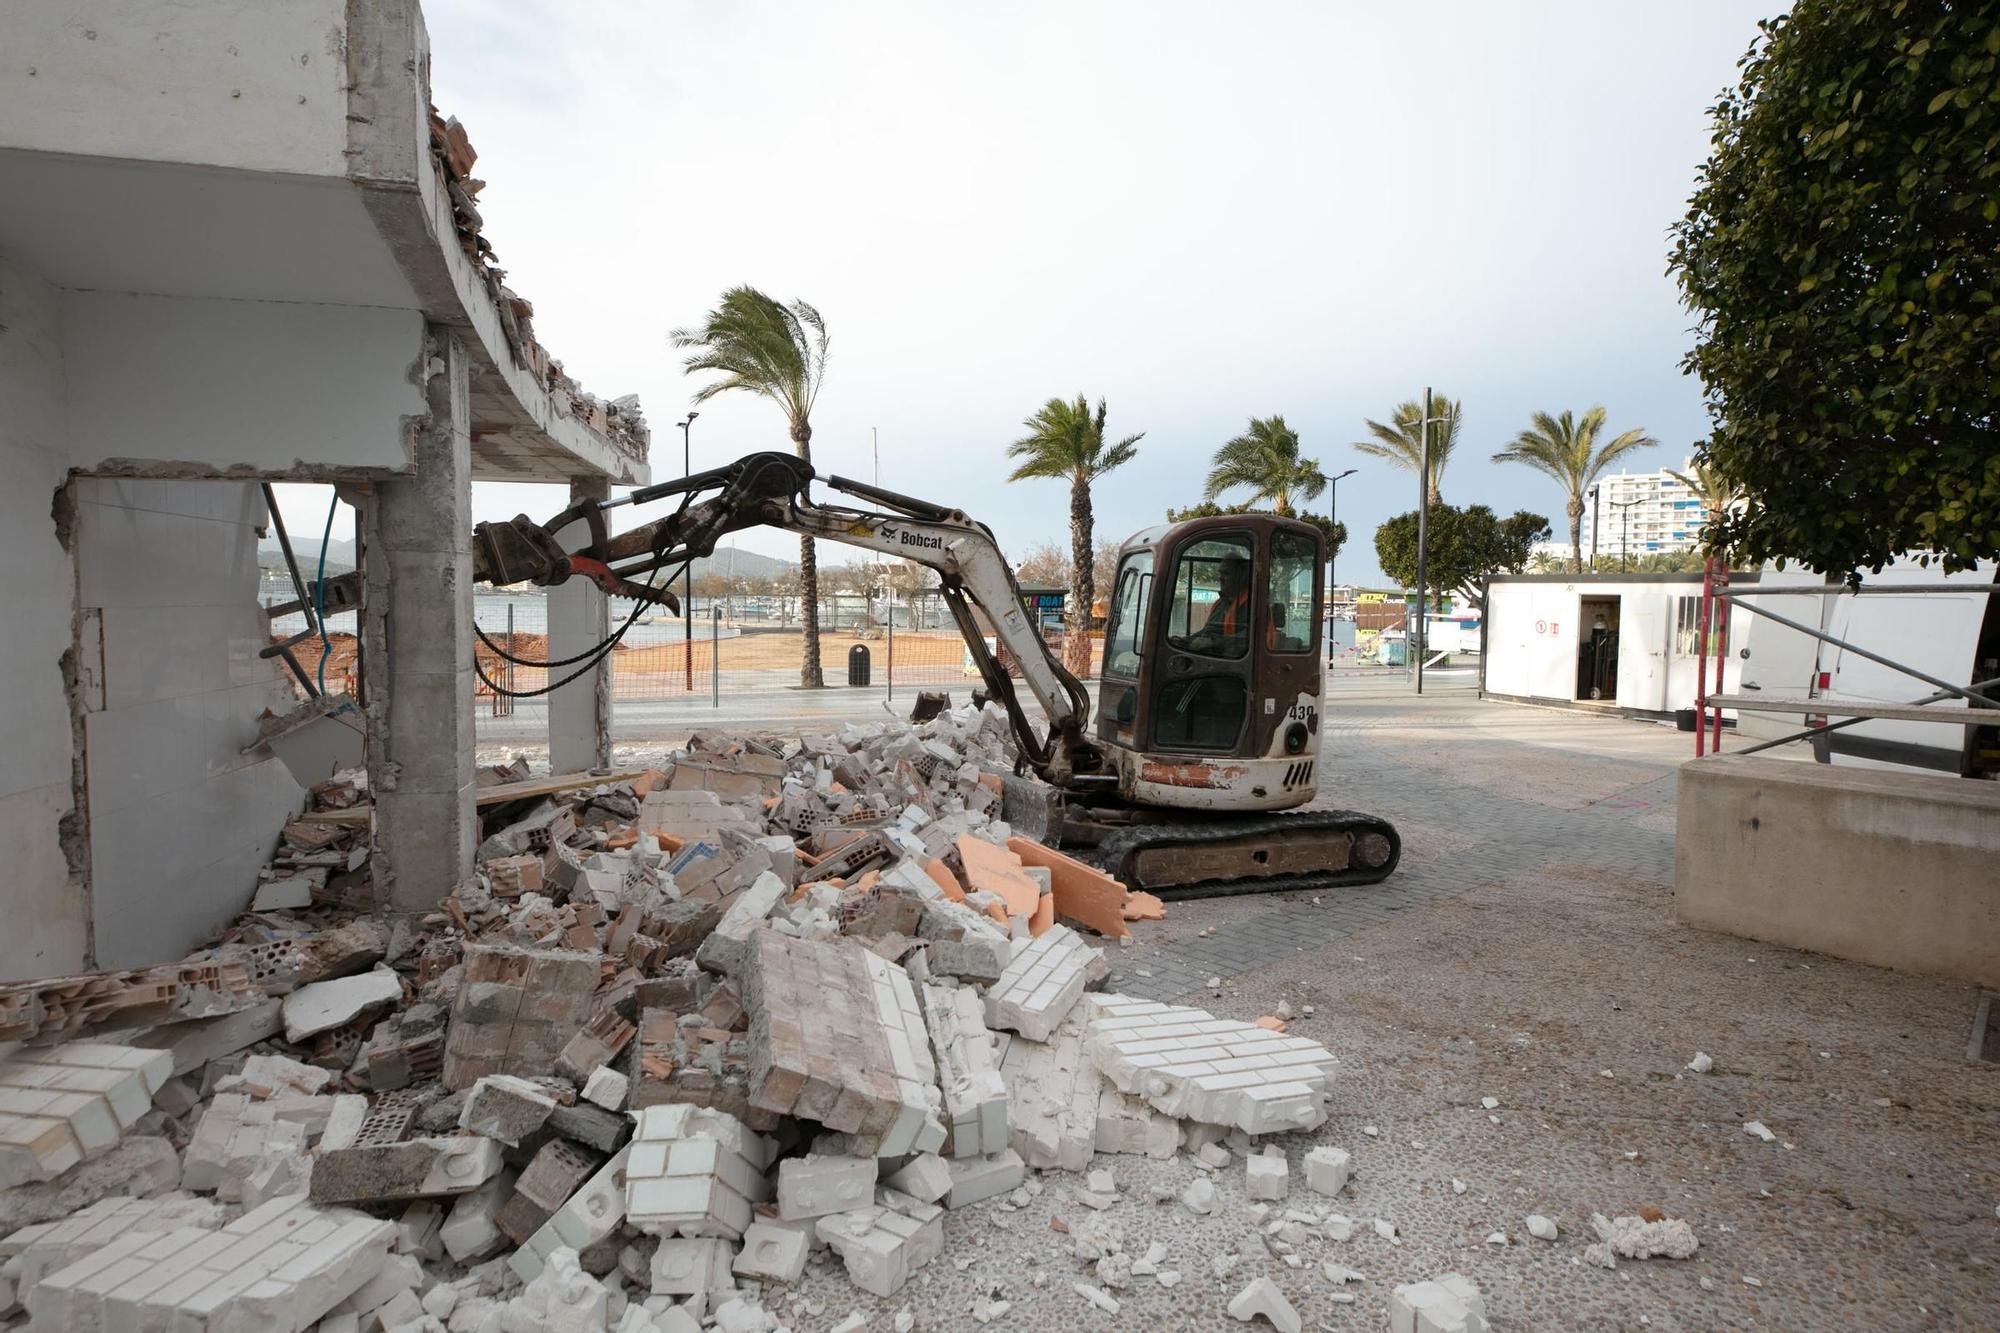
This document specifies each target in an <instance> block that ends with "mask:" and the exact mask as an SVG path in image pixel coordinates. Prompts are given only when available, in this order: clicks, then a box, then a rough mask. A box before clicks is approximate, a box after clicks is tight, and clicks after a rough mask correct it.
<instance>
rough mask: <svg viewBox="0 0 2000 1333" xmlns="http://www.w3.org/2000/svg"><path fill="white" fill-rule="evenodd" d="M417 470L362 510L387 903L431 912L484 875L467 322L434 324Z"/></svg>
mask: <svg viewBox="0 0 2000 1333" xmlns="http://www.w3.org/2000/svg"><path fill="white" fill-rule="evenodd" d="M425 341H426V352H425V358H424V372H423V373H424V375H425V383H424V397H425V400H426V402H427V404H428V406H429V416H428V418H427V419H426V420H425V421H424V422H423V423H422V425H421V426H420V427H419V428H418V430H417V433H416V441H415V449H414V458H415V463H416V470H415V473H414V474H413V475H412V476H410V477H408V478H397V479H394V480H390V481H381V482H377V483H376V484H375V487H374V490H373V493H372V495H371V496H370V498H369V500H368V501H367V503H365V504H364V505H363V507H362V510H361V524H362V568H363V570H364V576H365V579H366V586H367V605H366V608H365V610H364V611H363V614H362V617H361V627H362V628H361V646H362V653H363V662H364V670H365V671H366V672H367V692H368V704H367V708H366V717H367V724H368V782H369V786H370V788H371V789H372V791H373V794H374V806H375V841H374V855H373V857H372V866H373V871H374V876H375V896H376V901H377V903H378V904H379V905H380V906H382V907H383V908H385V909H388V910H393V911H404V912H419V911H426V910H428V909H430V908H433V907H435V906H436V905H437V904H438V903H439V902H440V901H442V900H443V899H444V898H446V897H447V896H449V895H450V894H451V892H452V891H453V890H454V889H455V888H457V886H458V885H459V884H460V883H462V882H464V881H466V880H467V879H469V878H470V877H471V875H472V853H473V848H474V847H475V846H476V845H477V843H478V840H479V836H478V818H477V815H476V813H475V809H474V804H473V731H472V709H473V681H474V678H473V671H472V642H473V637H472V588H473V584H472V456H471V447H472V441H471V434H470V430H469V410H468V407H467V403H466V392H467V389H466V383H467V367H468V357H467V352H466V345H465V340H464V337H463V336H462V334H461V333H460V332H459V331H458V330H456V329H451V328H446V327H444V326H441V325H435V324H433V325H431V326H430V327H429V328H428V330H427V331H426V336H425Z"/></svg>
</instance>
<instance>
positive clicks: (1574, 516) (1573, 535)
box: [1565, 492, 1597, 574]
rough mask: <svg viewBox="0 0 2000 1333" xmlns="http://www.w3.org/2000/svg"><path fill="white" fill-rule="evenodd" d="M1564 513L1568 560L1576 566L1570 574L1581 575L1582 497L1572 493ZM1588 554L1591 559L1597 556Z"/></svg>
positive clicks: (1592, 553)
mask: <svg viewBox="0 0 2000 1333" xmlns="http://www.w3.org/2000/svg"><path fill="white" fill-rule="evenodd" d="M1565 512H1566V513H1568V514H1569V553H1570V559H1571V560H1573V561H1574V562H1575V564H1576V568H1575V569H1574V570H1573V571H1571V572H1572V573H1577V574H1581V573H1583V497H1582V496H1580V495H1577V494H1575V493H1574V492H1572V493H1571V495H1570V497H1569V506H1568V508H1567V509H1566V511H1565ZM1590 554H1591V558H1592V559H1595V558H1596V556H1597V552H1595V551H1592V552H1591V553H1590Z"/></svg>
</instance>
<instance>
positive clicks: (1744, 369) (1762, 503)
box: [1671, 0, 2000, 574]
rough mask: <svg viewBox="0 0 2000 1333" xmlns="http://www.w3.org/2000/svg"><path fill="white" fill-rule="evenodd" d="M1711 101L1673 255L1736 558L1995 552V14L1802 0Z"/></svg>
mask: <svg viewBox="0 0 2000 1333" xmlns="http://www.w3.org/2000/svg"><path fill="white" fill-rule="evenodd" d="M1760 29H1761V32H1760V36H1759V37H1758V38H1757V40H1756V41H1755V42H1754V43H1753V44H1752V45H1751V48H1750V51H1749V53H1748V54H1747V55H1746V56H1745V57H1744V59H1743V61H1742V64H1741V69H1742V77H1741V79H1740V81H1739V82H1738V83H1737V85H1736V87H1735V88H1733V89H1730V90H1728V91H1725V92H1724V93H1723V94H1722V95H1721V97H1720V98H1719V99H1718V101H1717V103H1716V105H1715V107H1714V108H1713V114H1714V133H1713V136H1712V138H1711V141H1710V142H1711V144H1712V150H1711V153H1710V156H1709V159H1708V161H1707V163H1706V164H1705V165H1704V166H1703V168H1702V171H1701V176H1700V182H1699V184H1698V185H1697V187H1696V189H1695V193H1694V197H1693V198H1692V199H1691V200H1690V201H1689V203H1688V210H1687V213H1686V215H1685V216H1684V217H1683V218H1682V219H1681V221H1680V222H1679V223H1677V224H1676V225H1675V227H1674V231H1675V234H1676V239H1675V244H1674V251H1673V257H1672V261H1671V267H1672V271H1673V272H1674V274H1675V275H1676V276H1677V277H1678V279H1679V281H1680V286H1681V292H1682V295H1683V297H1684V298H1685V300H1686V302H1687V304H1688V306H1689V307H1690V308H1691V309H1692V310H1693V311H1694V312H1695V314H1696V316H1697V318H1698V320H1699V326H1698V330H1699V332H1698V341H1697V343H1696V346H1695V349H1694V350H1693V351H1692V352H1691V353H1689V354H1688V356H1687V358H1686V361H1685V363H1684V364H1685V366H1686V367H1687V369H1689V370H1690V371H1693V372H1695V373H1697V374H1699V375H1700V376H1701V380H1702V385H1703V388H1704V391H1705V393H1706V396H1707V399H1708V403H1709V407H1710V410H1711V413H1712V415H1713V417H1714V420H1715V430H1714V432H1713V434H1712V435H1711V436H1710V438H1709V439H1708V441H1707V442H1706V444H1705V445H1704V447H1703V451H1702V452H1703V456H1704V457H1705V458H1706V459H1707V460H1708V461H1710V462H1712V463H1714V464H1715V465H1716V466H1717V467H1719V468H1720V469H1721V470H1722V472H1723V473H1725V474H1726V475H1728V476H1730V477H1732V478H1734V479H1736V480H1737V481H1738V482H1740V483H1741V484H1742V485H1743V487H1744V489H1745V491H1746V492H1747V493H1748V495H1749V498H1750V500H1751V503H1749V504H1747V505H1745V506H1743V507H1741V508H1739V509H1735V510H1731V511H1730V512H1729V514H1728V515H1727V516H1726V517H1724V518H1723V520H1722V521H1721V522H1720V524H1719V525H1718V527H1719V532H1718V533H1717V534H1716V540H1718V541H1719V542H1721V543H1722V544H1724V545H1726V546H1728V547H1729V548H1730V549H1731V550H1732V551H1733V552H1734V553H1735V555H1736V556H1737V557H1738V558H1739V559H1741V560H1743V561H1745V562H1762V561H1764V560H1766V559H1771V558H1780V559H1783V558H1790V559H1797V560H1800V561H1803V562H1804V563H1805V564H1806V565H1807V566H1809V567H1811V568H1813V569H1819V570H1824V571H1827V572H1829V573H1847V574H1855V573H1857V572H1858V571H1859V570H1861V569H1863V568H1867V569H1874V570H1879V569H1880V568H1881V567H1882V566H1883V565H1884V564H1885V563H1887V562H1888V561H1889V560H1891V559H1893V558H1895V557H1896V556H1897V555H1899V554H1901V553H1904V552H1910V551H1915V552H1924V553H1936V554H1937V555H1939V556H1941V557H1942V559H1943V562H1944V565H1945V567H1946V568H1947V569H1962V568H1965V567H1967V566H1969V565H1971V564H1972V563H1973V562H1974V561H1975V560H1978V559H1980V558H1982V557H1994V556H2000V414H1996V403H2000V395H1996V393H1995V391H1994V385H1995V384H1996V383H2000V301H1996V296H2000V8H1996V7H1995V6H1994V5H1993V4H1990V3H1968V2H1965V0H1800V3H1798V4H1797V5H1795V6H1794V7H1793V8H1792V11H1791V13H1790V14H1788V15H1786V16H1783V17H1780V18H1775V19H1771V20H1769V21H1768V22H1765V23H1763V24H1761V25H1760Z"/></svg>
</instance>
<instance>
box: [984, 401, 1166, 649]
mask: <svg viewBox="0 0 2000 1333" xmlns="http://www.w3.org/2000/svg"><path fill="white" fill-rule="evenodd" d="M1021 424H1022V425H1023V426H1024V427H1026V428H1027V431H1028V433H1027V434H1026V435H1024V436H1022V437H1021V438H1020V439H1018V440H1016V441H1014V442H1013V443H1012V444H1010V445H1008V446H1007V457H1009V458H1015V459H1019V460H1020V465H1019V466H1018V467H1016V468H1015V469H1014V472H1013V475H1012V476H1010V477H1008V478H1007V480H1009V481H1025V480H1027V479H1028V478H1030V477H1048V478H1053V479H1056V480H1066V481H1068V482H1069V550H1070V561H1069V566H1070V582H1071V585H1072V586H1071V588H1070V610H1069V616H1070V626H1071V630H1072V632H1071V634H1070V635H1069V638H1068V642H1067V644H1066V647H1067V652H1066V654H1065V656H1067V657H1068V659H1069V661H1068V666H1069V669H1070V670H1071V671H1073V672H1075V673H1076V674H1077V675H1079V676H1082V675H1085V674H1087V673H1088V672H1089V670H1090V603H1091V599H1092V598H1093V597H1095V596H1096V594H1097V584H1096V579H1095V577H1094V576H1093V573H1092V568H1091V565H1092V555H1093V554H1094V551H1093V548H1092V545H1091V536H1090V528H1091V512H1090V484H1091V483H1092V482H1094V481H1096V480H1097V479H1098V478H1099V477H1101V476H1103V475H1104V474H1105V473H1107V472H1109V471H1111V470H1112V469H1113V468H1115V467H1122V466H1123V465H1125V464H1126V463H1129V462H1131V461H1132V455H1134V454H1136V453H1137V452H1138V451H1139V441H1140V440H1142V439H1144V438H1145V433H1144V432H1143V431H1142V432H1141V433H1139V434H1137V435H1127V436H1126V437H1125V438H1124V439H1122V440H1120V441H1118V442H1117V443H1116V444H1106V443H1105V441H1104V400H1103V399H1102V398H1100V399H1098V400H1097V410H1096V411H1095V412H1092V411H1091V410H1090V403H1089V402H1088V401H1087V400H1086V399H1085V398H1084V396H1083V395H1082V394H1078V395H1077V396H1076V401H1075V402H1073V403H1071V402H1065V401H1063V400H1062V399H1060V398H1051V399H1049V401H1048V402H1046V403H1044V404H1043V405H1042V410H1041V411H1039V412H1037V413H1035V415H1033V416H1031V417H1029V418H1028V419H1027V420H1026V421H1024V422H1022V423H1021Z"/></svg>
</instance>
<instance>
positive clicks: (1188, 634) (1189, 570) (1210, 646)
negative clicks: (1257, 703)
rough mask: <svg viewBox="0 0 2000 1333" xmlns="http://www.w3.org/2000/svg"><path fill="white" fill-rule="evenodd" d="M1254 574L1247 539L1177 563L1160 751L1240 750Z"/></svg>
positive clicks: (1162, 677) (1157, 729)
mask: <svg viewBox="0 0 2000 1333" xmlns="http://www.w3.org/2000/svg"><path fill="white" fill-rule="evenodd" d="M1256 574H1257V565H1256V546H1255V543H1254V542H1253V540H1252V539H1251V536H1250V534H1249V533H1247V532H1246V533H1234V532H1226V533H1221V534H1218V535H1216V536H1213V537H1205V538H1202V539H1201V540H1199V541H1194V542H1190V543H1189V544H1188V545H1186V546H1184V547H1182V548H1181V550H1180V552H1179V554H1178V555H1176V556H1175V558H1174V566H1173V584H1172V591H1171V594H1170V597H1169V600H1168V603H1167V620H1166V625H1165V638H1166V646H1167V652H1166V653H1165V654H1164V657H1165V659H1166V660H1165V661H1164V663H1162V664H1160V665H1162V666H1164V668H1165V669H1164V670H1163V671H1159V672H1158V673H1157V674H1155V675H1154V676H1153V677H1152V679H1153V681H1154V685H1153V689H1154V694H1153V725H1152V746H1153V747H1154V748H1156V749H1161V750H1170V751H1173V750H1178V751H1200V750H1209V751H1221V752H1229V751H1233V750H1234V749H1235V748H1236V746H1237V743H1238V741H1239V739H1240V738H1241V737H1242V735H1243V730H1244V727H1245V725H1246V724H1247V723H1248V721H1249V719H1250V682H1249V680H1248V679H1247V678H1246V677H1247V675H1248V671H1249V668H1250V661H1249V658H1250V644H1251V634H1252V632H1253V622H1254V620H1255V615H1254V613H1255V609H1256V605H1257V598H1256V596H1255V593H1256Z"/></svg>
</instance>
